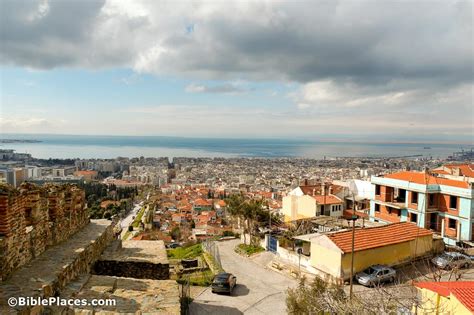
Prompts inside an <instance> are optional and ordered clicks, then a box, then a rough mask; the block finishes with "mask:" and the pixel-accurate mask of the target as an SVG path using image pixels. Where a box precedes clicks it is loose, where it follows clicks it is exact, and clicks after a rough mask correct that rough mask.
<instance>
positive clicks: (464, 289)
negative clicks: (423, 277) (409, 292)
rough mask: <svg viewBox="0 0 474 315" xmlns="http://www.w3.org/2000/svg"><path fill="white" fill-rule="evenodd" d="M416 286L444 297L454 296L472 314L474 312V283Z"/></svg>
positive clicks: (452, 282)
mask: <svg viewBox="0 0 474 315" xmlns="http://www.w3.org/2000/svg"><path fill="white" fill-rule="evenodd" d="M415 286H416V287H418V288H422V289H428V290H430V291H433V292H436V293H438V294H440V295H442V296H446V297H448V296H449V295H450V294H452V295H454V296H455V297H456V299H458V301H459V302H461V303H462V304H463V305H464V306H465V307H466V308H468V309H469V310H470V311H471V312H474V281H450V282H418V283H415Z"/></svg>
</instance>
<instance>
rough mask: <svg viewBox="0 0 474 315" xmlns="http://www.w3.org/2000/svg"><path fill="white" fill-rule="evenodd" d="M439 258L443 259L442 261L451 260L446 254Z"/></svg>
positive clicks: (451, 257)
mask: <svg viewBox="0 0 474 315" xmlns="http://www.w3.org/2000/svg"><path fill="white" fill-rule="evenodd" d="M439 257H440V258H442V259H444V260H451V259H453V256H451V255H448V254H442V255H441V256H439Z"/></svg>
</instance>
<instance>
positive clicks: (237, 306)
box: [190, 240, 297, 315]
mask: <svg viewBox="0 0 474 315" xmlns="http://www.w3.org/2000/svg"><path fill="white" fill-rule="evenodd" d="M217 244H218V246H219V252H220V257H221V262H222V267H223V268H224V270H225V271H226V272H230V273H233V274H234V275H235V276H236V277H237V286H236V287H235V289H234V292H233V293H232V295H231V296H229V295H220V294H214V293H212V292H211V289H210V288H206V289H205V290H204V292H202V293H201V294H200V295H199V296H197V297H194V296H193V297H192V298H193V299H194V300H193V303H191V306H190V313H191V314H274V315H276V314H286V304H285V299H286V290H287V288H288V287H289V286H295V285H296V284H297V281H296V280H294V279H291V278H287V277H285V276H283V275H281V274H279V273H276V272H274V271H272V270H268V269H265V268H264V267H262V266H261V265H259V264H257V263H255V262H253V261H252V260H250V259H248V258H246V257H242V256H240V255H238V254H237V253H235V252H234V248H235V246H237V244H239V241H238V240H231V241H224V242H218V243H217Z"/></svg>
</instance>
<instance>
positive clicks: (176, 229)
mask: <svg viewBox="0 0 474 315" xmlns="http://www.w3.org/2000/svg"><path fill="white" fill-rule="evenodd" d="M170 235H171V237H172V238H173V239H174V240H175V241H178V240H179V239H180V238H181V230H180V229H179V227H177V226H175V227H174V228H172V229H171V232H170Z"/></svg>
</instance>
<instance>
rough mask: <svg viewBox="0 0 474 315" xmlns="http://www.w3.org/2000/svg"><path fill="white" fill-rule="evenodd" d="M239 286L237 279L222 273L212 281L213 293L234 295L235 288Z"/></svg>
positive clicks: (229, 274)
mask: <svg viewBox="0 0 474 315" xmlns="http://www.w3.org/2000/svg"><path fill="white" fill-rule="evenodd" d="M236 284H237V278H236V277H235V276H234V275H233V274H231V273H226V272H221V273H219V274H217V275H216V276H215V277H214V280H213V281H212V286H211V289H212V293H221V292H222V293H229V294H231V293H232V290H234V287H235V286H236Z"/></svg>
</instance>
